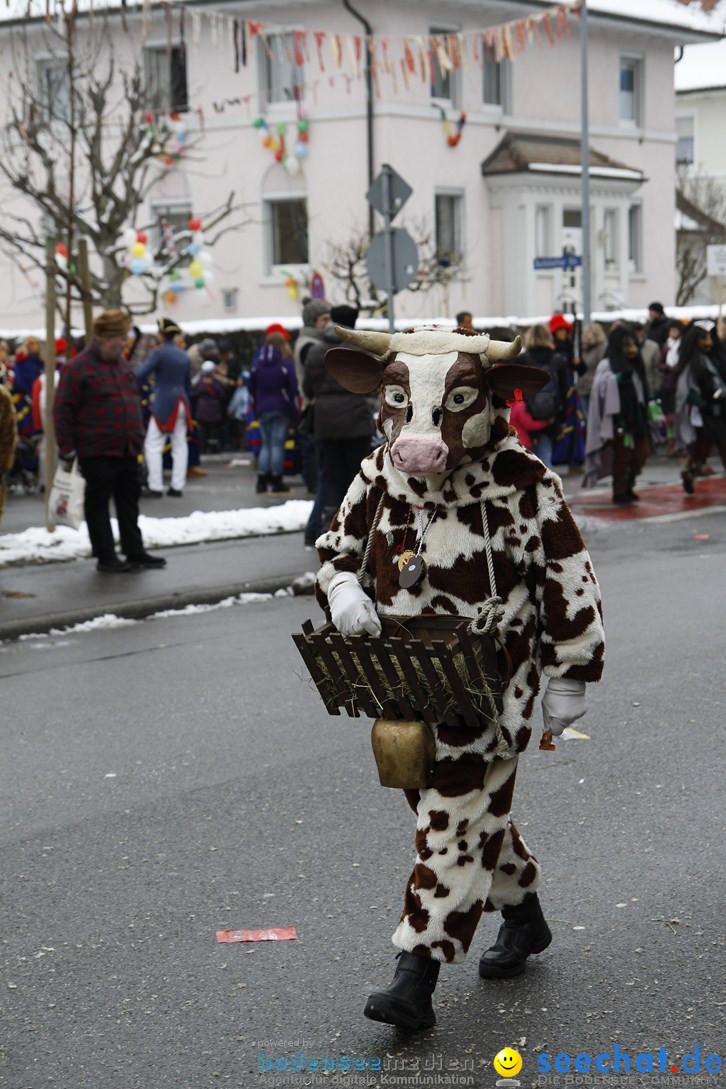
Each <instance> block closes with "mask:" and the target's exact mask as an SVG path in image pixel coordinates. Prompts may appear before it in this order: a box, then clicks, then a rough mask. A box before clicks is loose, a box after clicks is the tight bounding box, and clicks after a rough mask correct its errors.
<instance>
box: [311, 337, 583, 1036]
mask: <svg viewBox="0 0 726 1089" xmlns="http://www.w3.org/2000/svg"><path fill="white" fill-rule="evenodd" d="M337 331H338V333H339V334H340V336H341V337H342V338H343V339H344V340H345V341H347V342H349V343H351V344H352V345H354V346H355V347H354V348H353V349H351V348H334V349H331V350H330V351H329V352H328V353H327V355H326V361H325V362H326V366H327V368H328V370H329V371H330V373H331V374H332V375H333V377H334V378H336V379H337V381H338V382H339V383H340V384H341V385H342V386H344V387H345V388H346V389H348V390H351V391H352V392H354V393H366V394H370V393H372V392H374V391H375V390H380V395H381V400H380V416H379V426H380V428H381V430H382V432H383V434H384V435H385V438H386V440H387V441H386V442H385V443H384V444H383V445H382V446H380V447H379V448H378V449H377V450H375V451H374V452H373V453H371V454H369V455H368V456H367V457H366V458H365V459H364V461H363V463H362V465H361V469H360V473H359V474H358V476H357V477H356V479H355V480H354V481H353V483H352V484H351V486H350V488H349V490H348V492H347V494H346V496H345V499H344V501H343V503H342V505H341V507H340V509H339V511H338V512H337V514H336V515H335V517H334V518H333V521H332V523H331V526H330V529H329V530H328V531H327V532H326V533H324V534H323V535H322V536H321V537H320V538H319V539H318V541H317V547H318V551H319V554H320V560H321V568H320V571H319V574H318V578H317V595H318V600H319V601H320V603H321V604H322V605H323V606H324V607H325V606H327V607H328V608H329V611H330V616H331V619H332V622H333V624H334V625H335V627H336V628H337V629H338V630H339V631H340V632H341V634H343V635H344V636H350V635H360V634H363V633H368V634H370V635H379V634H380V632H381V624H380V619H379V616H380V615H386V614H392V615H395V616H401V615H408V616H413V615H420V614H422V613H443V614H449V615H451V614H454V615H458V616H460V617H471V618H472V619H475V618H477V617H480V616H481V615H482V613H483V612H486V613H487V614H488V616H489V617H490V619H492V620H493V621H494V622H495V623H496V636H497V639H498V641H499V644H500V651H499V655H500V667H501V672H502V677H503V683H504V690H503V710H502V714H501V716H500V717H499V721H498V722H497V723H496V724H495V727H493V726H492V725H491V724H487V725H482V727H481V729H479V730H477V729H472V728H463V727H462V728H453V727H451V726H447V725H445V724H444V723H442V724H440V725H439V726H436V727H435V728H434V734H435V742H436V757H435V764H434V770H433V777H432V779H431V785H430V787H428V788H425V789H422V790H420V791H407V797H408V800H409V802H410V804H411V805H412V807H413V808H414V809H415V811H416V814H417V829H416V853H417V858H416V863H415V866H414V868H413V872H412V874H411V876H410V878H409V880H408V882H407V885H406V892H405V899H404V908H403V914H402V917H401V920H400V922H399V924H398V927H397V929H396V931H395V933H394V935H393V939H392V940H393V944H394V946H396V947H397V948H398V949H399V953H398V954H397V957H398V964H397V967H396V971H395V976H394V979H393V982H392V983H391V985H390V986H389V987H388V988H387V989H385V990H381V991H378V992H375V993H374V994H372V995H370V997H369V999H368V1002H367V1004H366V1007H365V1011H364V1012H365V1015H366V1016H367V1017H369V1018H371V1019H373V1020H376V1021H383V1022H385V1023H387V1024H392V1025H396V1026H398V1027H399V1028H402V1029H406V1030H416V1029H423V1028H429V1027H430V1026H431V1025H433V1024H434V1023H435V1020H436V1016H435V1013H434V1010H433V1005H432V1000H431V998H432V994H433V991H434V988H435V986H436V982H437V978H438V973H439V968H440V965H441V963H442V962H444V963H458V962H460V961H463V960H464V958H465V957H466V954H467V952H468V949H469V946H470V944H471V941H472V938H473V936H474V931H475V930H476V927H477V924H478V922H479V919H480V917H481V914H482V912H484V911H490V912H492V911H498V912H501V913H502V916H503V922H502V925H501V928H500V930H499V935H498V937H497V940H496V942H495V944H494V945H493V946H492V947H491V948H490V949H488V950H487V951H486V952H485V953H484V954H483V956H482V957H481V960H480V962H479V974H480V975H481V976H482V977H484V978H506V977H510V976H515V975H518V974H520V973H521V972H523V971H524V968H525V962H526V960H527V957H528V956H529V955H530V954H532V953H539V952H541V951H542V950H543V949H545V948H546V947H547V946H548V945H549V944H550V942H551V940H552V935H551V933H550V930H549V927H548V926H547V923H546V921H545V918H544V916H543V914H542V909H541V906H540V903H539V899H538V896H537V889H538V885H539V881H540V867H539V863H538V862H537V860H536V859H535V857H534V856H533V855H532V854H531V852H530V850H529V848H528V847H527V845H526V844H525V842H524V840H523V839H522V837H521V836H520V834H519V832H518V831H517V828H516V826H515V825H514V823H513V821H512V820H511V818H510V810H511V803H512V793H513V789H514V781H515V776H516V772H517V761H518V757H519V754H520V753H521V752H523V751H524V749H525V748H526V747H527V743H528V742H529V739H530V735H531V730H532V727H531V720H532V715H533V712H534V706H535V700H536V698H537V695H538V692H539V687H540V675H541V674H544V677H545V678H546V680H547V688H546V692H545V694H544V697H543V700H542V707H543V714H544V720H545V726H546V728H547V729H548V730H549V731H550V732H551V733H552V734H555V735H557V734H559V733H561V732H562V730H563V729H564V728H565V726H567V725H569V724H570V723H572V722H574V721H575V720H577V719H579V718H581V717H582V715H584V714H585V711H586V709H587V703H586V698H585V684H586V682H588V681H597V680H599V679H600V676H601V673H602V668H603V656H604V637H603V628H602V613H601V604H600V591H599V587H598V583H597V580H596V578H595V574H594V571H593V568H592V564H591V562H590V558H589V556H588V553H587V551H586V549H585V546H584V544H583V541H582V538H581V536H580V533H579V531H578V529H577V526H576V524H575V522H574V520H573V518H572V515H571V514H570V511H569V508H568V507H567V505H566V503H565V501H564V498H563V495H562V490H561V485H560V480H559V477H557V476H556V475H555V474H554V473H552V472H551V471H550V470H549V469H547V468H546V467H545V466H544V465H543V463H542V462H541V461H540V460H539V459H538V458H537V457H536V456H535V455H534V454H532V453H531V451H528V450H526V449H525V448H524V447H523V446H522V445H521V444H520V442H519V440H518V439H517V437H516V435H515V433H514V432H513V430H512V429H511V428H510V426H509V408H508V406H507V401H512V400H513V399H515V398H517V399H518V398H520V397H522V396H525V397H526V396H530V395H531V394H533V393H534V392H535V391H536V390H537V389H539V388H541V387H542V386H543V385H544V384H545V383H546V382H547V381H548V380H549V376H548V375H546V374H545V373H544V372H540V371H539V370H537V369H536V368H533V367H528V366H523V365H521V364H516V363H511V362H508V361H509V360H512V359H513V358H514V357H515V356H516V355H517V354H518V353H519V350H520V344H519V338H517V340H516V341H515V342H514V343H513V344H505V343H501V342H497V341H490V339H489V337H488V336H487V335H486V334H478V333H476V332H471V331H467V330H465V329H464V328H458V329H455V330H454V331H453V332H451V331H448V330H442V329H436V328H431V329H420V330H416V331H412V332H405V333H394V334H387V333H375V332H363V331H359V332H353V331H351V330H345V329H340V328H338V329H337ZM363 561H364V562H365V566H364V570H363V571H362V572H361V566H362V563H363ZM493 590H494V592H493ZM492 610H493V612H492ZM505 661H506V663H507V664H506V665H505Z"/></svg>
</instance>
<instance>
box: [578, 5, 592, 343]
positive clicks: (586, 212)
mask: <svg viewBox="0 0 726 1089" xmlns="http://www.w3.org/2000/svg"><path fill="white" fill-rule="evenodd" d="M587 47H588V27H587V0H580V155H581V159H580V163H581V165H580V173H581V179H580V180H581V187H582V190H581V192H582V219H581V223H582V324H583V327H584V326H585V325H589V324H590V309H591V305H592V300H591V297H590V296H591V286H592V255H591V252H590V116H589V102H588V92H587V76H588V72H587V60H588V58H587Z"/></svg>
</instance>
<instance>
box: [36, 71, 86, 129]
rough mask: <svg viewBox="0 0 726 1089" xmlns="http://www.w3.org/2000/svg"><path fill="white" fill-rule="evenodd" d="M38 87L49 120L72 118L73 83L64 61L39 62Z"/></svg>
mask: <svg viewBox="0 0 726 1089" xmlns="http://www.w3.org/2000/svg"><path fill="white" fill-rule="evenodd" d="M38 89H39V94H38V98H39V99H40V101H41V103H42V106H43V111H44V113H45V116H46V118H47V120H48V121H65V122H66V123H68V122H69V121H70V119H71V83H70V76H69V74H68V68H67V66H66V64H65V62H64V61H60V60H43V61H40V62H39V64H38ZM76 101H77V100H76Z"/></svg>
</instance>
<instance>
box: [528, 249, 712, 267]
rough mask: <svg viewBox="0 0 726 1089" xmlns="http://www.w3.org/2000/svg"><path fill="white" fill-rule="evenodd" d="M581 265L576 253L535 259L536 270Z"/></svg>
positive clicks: (580, 258) (580, 259)
mask: <svg viewBox="0 0 726 1089" xmlns="http://www.w3.org/2000/svg"><path fill="white" fill-rule="evenodd" d="M725 248H726V247H725ZM581 264H582V257H579V256H577V254H574V253H563V254H562V255H561V256H560V257H535V259H534V267H535V269H547V268H565V269H567V268H578V267H579V266H580V265H581Z"/></svg>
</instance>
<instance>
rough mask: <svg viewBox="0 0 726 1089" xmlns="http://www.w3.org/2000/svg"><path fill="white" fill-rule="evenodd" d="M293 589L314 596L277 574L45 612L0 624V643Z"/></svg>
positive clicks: (292, 577) (297, 578)
mask: <svg viewBox="0 0 726 1089" xmlns="http://www.w3.org/2000/svg"><path fill="white" fill-rule="evenodd" d="M288 588H289V589H291V590H292V592H293V593H294V594H296V595H299V594H311V593H312V589H313V588H312V585H310V584H308V583H307V582H306V581H305V580H304V577H303V575H302V574H301V573H300V572H297V573H296V574H288V575H275V576H274V577H273V578H268V579H260V580H254V579H253V580H248V581H246V582H233V583H228V584H227V585H225V586H214V587H210V588H208V589H204V588H201V587H200V588H199V589H196V590H185V591H176V592H174V593H169V594H160V595H159V596H158V597H144V598H140V599H139V600H137V601H123V602H118V603H114V604H113V605H109V604H108V603H99V604H98V605H94V606H90V607H87V608H85V609H67V610H66V611H65V612H57V613H46V614H45V616H36V617H29V618H28V619H26V620H10V621H6V622H5V623H2V622H0V642H5V641H11V640H14V639H19V638H20V637H21V636H22V635H35V634H37V635H45V634H47V633H48V632H49V631H51V630H53V629H62V628H70V627H73V626H74V625H75V624H83V623H85V622H86V621H88V620H95V619H96V617H99V616H105V615H106V614H112V615H113V616H119V617H122V618H123V619H125V620H144V619H146V618H147V617H149V616H152V615H153V614H154V613H160V612H164V611H165V610H167V609H185V608H186V607H187V606H188V605H217V604H218V603H219V602H220V601H224V599H225V598H228V597H237V596H238V594H252V593H256V594H274V593H275V592H276V591H277V590H286V589H288Z"/></svg>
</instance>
